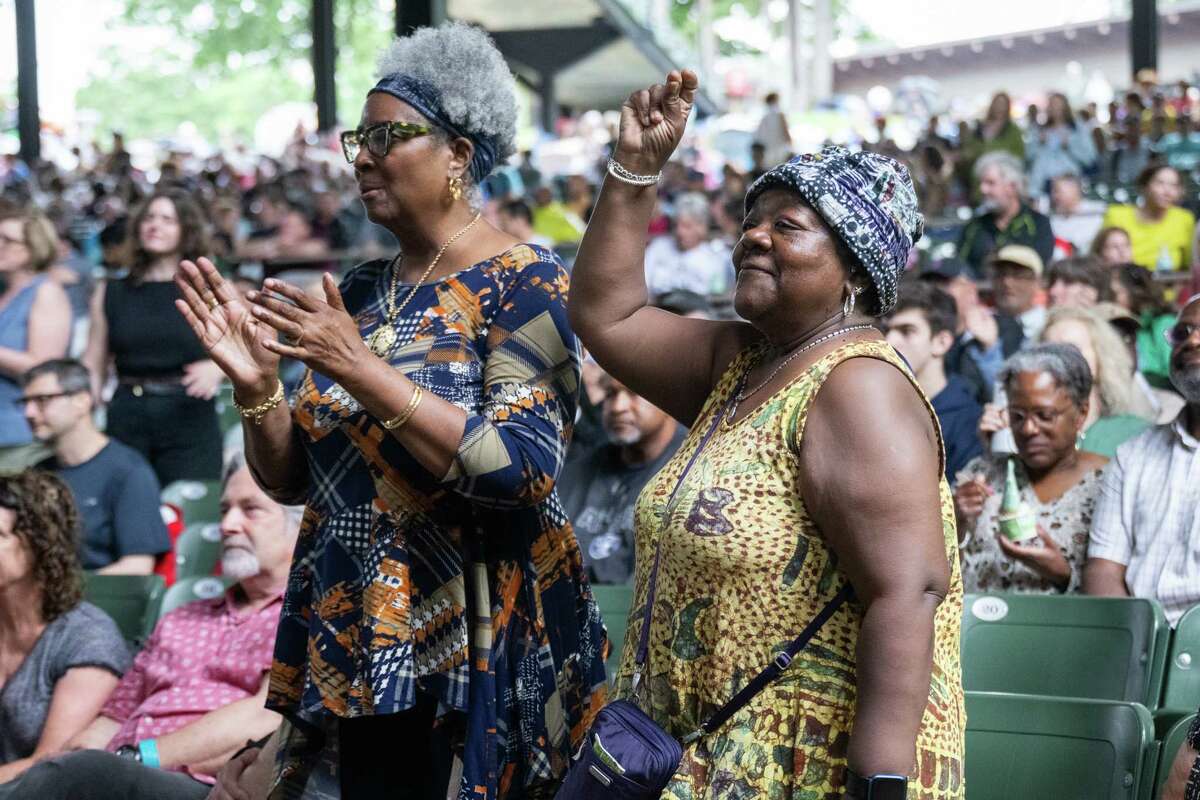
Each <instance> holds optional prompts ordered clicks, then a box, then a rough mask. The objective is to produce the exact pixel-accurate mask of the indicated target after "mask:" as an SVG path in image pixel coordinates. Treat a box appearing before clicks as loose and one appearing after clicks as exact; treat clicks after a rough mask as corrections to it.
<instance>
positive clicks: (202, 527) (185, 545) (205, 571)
mask: <svg viewBox="0 0 1200 800" xmlns="http://www.w3.org/2000/svg"><path fill="white" fill-rule="evenodd" d="M220 560H221V528H220V526H218V525H216V524H215V523H212V522H206V523H201V524H199V525H190V526H188V528H187V530H185V531H184V532H183V534H182V535H181V536H180V537H179V538H178V539H177V540H176V541H175V578H176V580H183V579H184V578H203V577H205V576H208V575H212V574H213V573H214V572H215V571H216V569H217V563H218V562H219V561H220Z"/></svg>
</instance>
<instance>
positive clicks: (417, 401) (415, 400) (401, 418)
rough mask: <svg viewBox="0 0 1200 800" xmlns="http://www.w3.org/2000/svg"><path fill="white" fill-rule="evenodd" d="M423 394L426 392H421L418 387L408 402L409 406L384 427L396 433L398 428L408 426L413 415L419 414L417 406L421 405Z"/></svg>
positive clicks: (385, 423)
mask: <svg viewBox="0 0 1200 800" xmlns="http://www.w3.org/2000/svg"><path fill="white" fill-rule="evenodd" d="M423 394H424V392H422V391H421V387H420V386H418V387H416V388H415V389H414V390H413V393H412V397H410V398H409V400H408V405H407V406H405V407H404V410H403V411H401V412H400V413H399V414H397V415H396V416H394V417H392V418H391V419H389V420H388V421H386V422H384V423H383V427H385V428H387V429H388V430H389V431H394V430H396V429H398V428H403V427H404V426H405V425H406V424H408V421H409V420H410V419H412V415H413V414H415V413H417V406H419V405H421V396H422V395H423Z"/></svg>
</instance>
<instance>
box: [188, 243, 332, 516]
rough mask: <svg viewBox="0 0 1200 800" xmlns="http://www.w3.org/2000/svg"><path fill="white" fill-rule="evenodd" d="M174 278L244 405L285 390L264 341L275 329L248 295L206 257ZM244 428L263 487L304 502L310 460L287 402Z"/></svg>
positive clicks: (192, 320) (191, 319)
mask: <svg viewBox="0 0 1200 800" xmlns="http://www.w3.org/2000/svg"><path fill="white" fill-rule="evenodd" d="M175 282H176V284H177V285H178V286H179V291H180V292H181V293H182V294H183V299H182V300H176V301H175V305H176V307H177V308H178V309H179V312H180V313H181V314H183V316H184V318H185V319H186V320H187V321H188V323H189V324H190V325H191V326H192V330H193V331H195V333H196V336H197V338H199V339H200V343H201V344H203V345H204V349H205V350H207V351H208V355H209V357H210V358H211V359H212V360H213V362H215V363H216V365H217V366H218V367H220V368H221V371H222V372H224V373H225V374H226V375H227V376H228V377H229V380H230V381H231V382H232V383H233V396H234V399H235V400H237V402H238V403H239V404H240V405H241V406H243V407H244V408H254V407H256V406H260V405H262V404H264V403H268V404H269V401H271V399H272V398H273V397H274V396H275V393H276V392H280V391H282V384H281V383H280V379H279V356H278V354H277V353H275V352H272V351H271V350H270V349H268V348H267V347H266V346H264V342H266V341H267V340H268V339H269V340H274V339H275V332H274V331H273V330H271V328H269V327H268V326H266V325H263V324H261V323H259V322H258V321H257V320H255V319H254V317H253V316H252V315H251V314H250V310H249V307H248V306H247V304H246V303H245V301H243V300H242V298H241V296H240V295H238V293H237V292H236V291H235V290H234V288H233V286H231V285H230V283H229V282H228V281H226V280H225V279H224V278H223V277H221V273H219V272H218V271H217V268H216V267H215V266H213V263H212V262H211V261H209V260H208V259H206V258H202V259H200V260H199V261H198V262H196V263H193V262H191V261H184V262H183V263H182V264H181V265H180V268H179V275H178V276H177V277H176V279H175ZM242 431H243V432H244V433H245V435H246V463H247V464H248V465H249V466H250V471H251V472H252V473H253V474H254V478H255V480H256V481H258V483H259V485H260V486H262V488H263V491H265V492H266V493H267V494H269V495H270V496H271V497H272V498H274V499H275V500H276V501H277V502H280V503H287V504H291V505H298V504H300V503H303V502H304V500H305V495H306V494H307V491H308V484H309V472H308V461H307V459H306V458H305V456H304V451H303V448H302V447H301V445H300V440H299V434H298V432H297V429H296V427H295V426H294V425H293V424H292V414H291V410H290V409H289V408H288V404H287V403H286V402H279V403H276V404H275V405H274V406H273V407H272V408H271V409H270V410H268V411H266V412H265V413H264V414H263V415H262V417H261V418H260V419H259V420H258V421H257V422H255V421H252V420H248V419H243V420H242Z"/></svg>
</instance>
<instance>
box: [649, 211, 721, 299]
mask: <svg viewBox="0 0 1200 800" xmlns="http://www.w3.org/2000/svg"><path fill="white" fill-rule="evenodd" d="M711 222H712V219H711V216H710V214H709V210H708V200H707V199H706V198H705V197H704V195H702V194H699V193H696V192H692V193H688V194H683V195H680V196H679V197H678V198H677V199H676V200H675V208H674V214H673V215H672V219H671V235H670V236H660V237H658V238H657V239H654V240H653V241H652V242H650V244H648V245H647V246H646V286H647V287H648V288H649V289H650V293H651V294H652V295H654V296H655V297H660V296H662V295H664V294H666V293H667V292H670V291H674V290H676V289H682V290H684V291H689V292H695V293H696V294H699V295H706V296H707V295H723V294H727V293H728V292H729V290H730V289H732V288H733V267H732V265H731V264H730V262H729V248H728V247H726V246H725V244H724V243H723V242H722V241H721V240H720V239H719V238H718V237H715V236H713V235H712V233H711V232H710V230H709V226H710V224H711Z"/></svg>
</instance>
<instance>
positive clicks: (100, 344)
mask: <svg viewBox="0 0 1200 800" xmlns="http://www.w3.org/2000/svg"><path fill="white" fill-rule="evenodd" d="M129 230H130V235H131V236H132V237H133V239H132V260H131V264H130V270H129V276H128V277H127V278H123V279H121V280H116V281H111V282H109V283H108V284H106V285H103V286H101V287H100V288H99V289H98V290H97V292H96V294H95V296H94V297H93V298H92V314H91V317H92V329H91V335H90V338H89V341H88V348H87V352H86V354H85V355H84V361H85V363H86V364H87V365H88V368H89V369H90V370H91V372H92V377H93V380H94V381H95V385H96V389H97V395H99V390H100V389H101V388H102V387H103V386H104V384H105V382H106V381H107V379H108V374H109V369H110V367H111V366H115V367H116V372H117V383H118V385H117V390H116V393H115V394H114V395H113V397H112V400H111V401H110V403H109V406H108V434H109V435H110V436H112V437H113V438H115V439H118V440H119V441H122V442H124V443H125V444H127V445H129V446H130V447H133V448H134V449H136V450H138V451H139V452H140V453H141V454H142V455H144V456H145V457H146V459H147V460H148V461H149V462H150V465H151V466H152V467H153V468H154V472H155V474H156V475H157V476H158V480H159V483H160V484H161V485H163V486H166V485H168V484H170V483H171V482H172V481H176V480H180V479H192V480H216V479H217V478H219V477H220V474H221V432H220V426H219V425H218V423H217V412H216V407H215V404H214V402H213V397H214V396H215V395H216V393H217V390H218V388H220V385H221V379H222V375H221V371H220V370H219V369H218V368H217V366H216V365H215V364H214V363H213V362H212V361H211V360H210V359H209V358H208V354H207V353H206V352H205V350H204V348H203V347H202V346H201V345H200V342H199V340H198V339H196V336H195V334H193V333H192V330H191V328H190V327H188V324H187V323H186V322H184V320H183V319H182V318H181V317H180V316H179V312H177V311H176V310H175V305H174V304H175V300H176V299H178V298H179V296H180V295H179V289H178V288H177V287H176V285H175V282H174V278H175V271H176V269H177V267H178V264H179V262H180V260H181V259H194V258H197V257H199V256H201V255H206V254H207V252H208V235H207V222H206V220H205V218H204V215H203V213H202V212H201V211H200V209H199V207H198V206H196V204H195V203H193V202H192V201H191V200H190V199H189V198H188V197H187V196H185V195H184V194H182V193H180V192H177V191H171V190H168V191H159V192H155V193H154V194H153V195H152V196H151V197H150V198H149V199H148V200H147V201H146V202H145V204H144V205H142V206H141V208H139V209H138V211H137V212H136V213H135V214H134V216H133V219H132V221H131V224H130V228H129Z"/></svg>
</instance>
